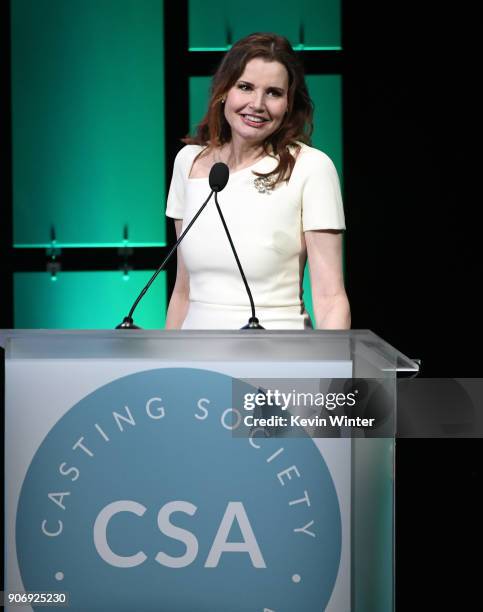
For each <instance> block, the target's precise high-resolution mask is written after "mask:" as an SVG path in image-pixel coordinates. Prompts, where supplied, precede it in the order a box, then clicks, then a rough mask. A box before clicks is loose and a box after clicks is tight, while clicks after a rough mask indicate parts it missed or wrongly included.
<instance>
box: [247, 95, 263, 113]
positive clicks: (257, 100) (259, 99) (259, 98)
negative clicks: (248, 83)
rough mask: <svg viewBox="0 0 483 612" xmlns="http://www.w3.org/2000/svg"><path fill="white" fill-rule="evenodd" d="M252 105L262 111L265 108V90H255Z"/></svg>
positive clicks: (255, 109) (254, 108) (256, 109)
mask: <svg viewBox="0 0 483 612" xmlns="http://www.w3.org/2000/svg"><path fill="white" fill-rule="evenodd" d="M250 106H251V108H252V109H253V110H254V111H258V112H261V111H263V110H264V108H265V107H264V95H263V91H260V92H256V91H254V92H253V95H252V99H251V100H250Z"/></svg>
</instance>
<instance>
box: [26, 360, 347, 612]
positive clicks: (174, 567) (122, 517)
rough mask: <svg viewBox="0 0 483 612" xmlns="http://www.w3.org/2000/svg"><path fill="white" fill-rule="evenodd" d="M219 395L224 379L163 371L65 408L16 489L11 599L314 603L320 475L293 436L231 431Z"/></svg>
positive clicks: (184, 607)
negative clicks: (17, 578) (15, 579)
mask: <svg viewBox="0 0 483 612" xmlns="http://www.w3.org/2000/svg"><path fill="white" fill-rule="evenodd" d="M231 401H232V379H231V378H230V377H229V376H225V375H222V374H217V373H214V372H207V371H203V370H194V369H176V368H172V369H170V368H167V369H159V370H149V371H145V372H140V373H137V374H132V375H129V376H126V377H123V378H120V379H118V380H115V381H114V382H111V383H109V384H107V385H105V386H104V387H101V388H100V389H97V390H96V391H95V392H93V393H91V394H90V395H88V396H87V397H85V398H84V399H82V400H81V401H80V402H79V403H78V404H76V405H75V406H73V407H72V408H71V409H70V410H69V411H68V412H67V413H66V414H65V415H64V416H63V417H62V418H61V419H60V420H59V421H58V422H57V424H56V425H55V426H54V427H53V428H52V429H51V431H50V432H49V434H48V435H47V436H46V438H45V439H44V441H43V443H42V445H41V446H40V448H39V449H38V451H37V453H36V454H35V456H34V458H33V460H32V462H31V464H30V467H29V469H28V472H27V475H26V478H25V481H24V482H23V485H22V489H21V494H20V499H19V504H18V511H17V522H16V544H17V555H18V562H19V567H20V572H21V576H22V580H23V583H24V587H25V590H28V591H67V592H68V593H69V596H70V606H69V607H70V609H71V610H75V611H79V612H87V611H90V610H103V611H110V610H112V611H114V610H115V611H116V612H117V611H119V610H129V611H134V610H139V611H149V610H156V611H158V612H159V611H162V612H194V611H207V612H218V611H223V612H252V611H253V612H255V611H256V612H263V611H264V610H269V611H273V612H293V611H294V610H297V611H301V612H303V611H307V612H312V611H316V610H317V611H320V610H324V608H325V607H326V605H327V603H328V601H329V599H330V596H331V593H332V590H333V588H334V583H335V580H336V576H337V572H338V568H339V561H340V553H341V518H340V511H339V505H338V501H337V495H336V491H335V488H334V483H333V481H332V478H331V476H330V474H329V471H328V469H327V466H326V464H325V462H324V460H323V458H322V457H321V455H320V453H319V451H318V449H317V447H316V446H315V444H314V443H313V441H312V440H311V439H308V438H302V439H301V438H297V439H287V438H285V439H278V440H277V439H270V438H266V437H254V438H241V437H234V435H233V428H236V427H237V426H238V425H239V423H240V422H241V418H242V414H241V413H242V409H241V407H240V408H234V407H232V406H231Z"/></svg>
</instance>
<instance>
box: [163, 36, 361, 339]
mask: <svg viewBox="0 0 483 612" xmlns="http://www.w3.org/2000/svg"><path fill="white" fill-rule="evenodd" d="M312 110H313V105H312V102H311V100H310V97H309V95H308V91H307V86H306V84H305V80H304V76H303V69H302V67H301V65H300V63H299V61H298V58H297V56H296V55H295V53H294V51H293V49H292V48H291V46H290V43H289V42H288V40H287V39H286V38H284V37H282V36H277V35H275V34H260V33H257V34H252V35H250V36H247V37H246V38H243V39H241V40H239V41H238V42H237V43H236V44H235V45H234V46H233V47H232V48H231V50H230V51H229V52H228V53H227V54H226V55H225V57H224V59H223V61H222V63H221V64H220V66H219V68H218V70H217V72H216V74H215V76H214V77H213V83H212V90H211V98H210V102H209V107H208V112H207V114H206V116H205V117H204V119H203V120H202V122H201V123H200V125H199V126H198V130H197V134H196V136H195V137H192V138H185V139H184V140H183V142H185V144H186V146H185V147H183V148H182V149H181V151H180V152H179V153H178V155H177V156H176V159H175V163H174V170H173V178H172V181H171V186H170V189H169V194H168V205H167V211H166V214H167V216H169V217H172V218H174V219H175V226H176V233H177V235H178V236H179V235H180V233H181V231H182V230H183V228H184V227H186V225H187V224H188V223H189V222H190V220H191V219H192V218H193V216H194V215H195V213H196V212H197V210H198V209H199V207H200V206H201V204H202V203H203V202H204V200H205V199H206V197H207V196H208V194H209V186H208V175H209V172H210V169H211V167H212V165H213V164H214V163H216V162H220V161H221V162H224V163H225V164H227V165H228V167H229V170H230V179H229V181H228V185H227V186H226V187H225V189H224V190H223V191H222V192H221V193H220V194H219V202H220V207H221V209H222V211H223V215H224V217H225V219H226V223H227V225H228V228H229V230H230V233H231V235H232V238H233V242H234V244H235V246H236V248H237V252H238V255H239V258H240V261H241V264H242V266H243V269H244V272H245V274H246V277H247V280H248V283H249V285H250V288H251V291H252V294H253V299H254V302H255V306H256V314H257V317H258V319H259V321H260V324H261V325H262V326H263V327H264V328H265V329H304V328H307V327H311V322H310V317H309V316H308V314H307V312H306V310H305V307H304V304H303V300H302V278H303V271H304V267H305V263H306V260H307V257H308V262H309V268H310V280H311V286H312V302H313V310H314V316H315V324H316V326H317V328H319V329H348V328H349V327H350V309H349V303H348V300H347V295H346V292H345V289H344V282H343V276H342V235H341V230H343V229H345V225H344V212H343V207H342V198H341V194H340V186H339V180H338V177H337V172H336V170H335V167H334V165H333V163H332V161H331V160H330V159H329V157H327V155H325V154H324V153H322V152H321V151H318V150H317V149H314V148H312V147H310V146H308V143H309V142H310V134H311V131H312ZM250 314H251V313H250V307H249V300H248V297H247V294H246V291H245V287H244V284H243V281H242V279H241V277H240V274H239V272H238V268H237V266H236V262H235V259H234V257H233V254H232V252H231V250H230V245H229V242H228V239H227V237H226V235H225V233H224V230H223V226H222V224H221V220H220V218H219V216H218V213H217V210H216V207H215V204H214V202H210V203H209V204H208V205H207V207H206V208H205V209H204V210H203V212H202V214H201V215H200V217H199V218H198V219H197V221H196V222H195V224H194V225H193V227H192V228H191V229H190V231H189V233H188V234H187V236H186V238H185V239H184V240H183V242H182V243H181V245H180V248H179V249H178V269H177V276H176V283H175V287H174V290H173V294H172V296H171V300H170V303H169V307H168V313H167V319H166V329H179V328H183V329H239V328H241V327H242V326H244V325H246V323H247V321H248V318H249V317H250Z"/></svg>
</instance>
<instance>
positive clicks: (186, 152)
mask: <svg viewBox="0 0 483 612" xmlns="http://www.w3.org/2000/svg"><path fill="white" fill-rule="evenodd" d="M204 148H205V147H204V146H202V145H197V144H187V145H184V146H183V147H181V149H180V150H179V151H178V153H177V154H176V157H175V160H174V161H175V163H178V164H183V165H187V164H189V163H192V162H193V159H194V158H195V157H196V156H197V155H198V153H199V152H200V151H202V150H203V149H204Z"/></svg>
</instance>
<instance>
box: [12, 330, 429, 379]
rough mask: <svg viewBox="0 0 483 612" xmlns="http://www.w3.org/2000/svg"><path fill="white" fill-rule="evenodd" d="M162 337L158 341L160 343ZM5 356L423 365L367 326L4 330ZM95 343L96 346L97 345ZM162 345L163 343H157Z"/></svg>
mask: <svg viewBox="0 0 483 612" xmlns="http://www.w3.org/2000/svg"><path fill="white" fill-rule="evenodd" d="M158 342H159V344H158ZM0 347H3V348H4V349H5V351H6V357H7V356H8V357H9V358H12V357H14V358H15V357H21V358H25V357H27V355H29V354H30V355H36V356H37V357H41V356H43V357H53V356H54V355H55V356H58V357H62V356H66V357H69V356H71V357H73V356H76V355H78V356H82V357H87V356H89V355H94V354H95V355H101V354H105V353H106V352H108V353H111V354H113V355H116V356H118V357H122V356H126V355H129V356H134V355H150V356H151V355H156V354H160V352H161V353H162V354H164V355H166V356H168V355H175V354H176V355H177V354H180V353H181V352H182V351H181V347H183V350H184V351H185V353H186V354H190V352H191V351H193V352H194V354H196V355H198V358H200V359H201V358H207V359H210V358H214V357H216V358H218V357H219V355H225V356H227V358H229V359H231V360H241V359H242V357H243V358H245V359H249V360H254V361H258V360H260V359H266V358H270V359H274V360H282V359H283V360H289V361H290V360H291V358H293V359H302V360H307V359H308V360H309V361H311V360H320V359H331V360H334V359H335V360H340V359H343V360H347V359H350V360H352V361H358V362H359V363H363V362H366V363H369V362H371V363H373V364H374V365H377V368H378V369H379V370H381V371H389V370H392V371H394V372H398V371H405V372H408V371H411V372H418V371H419V364H418V363H417V362H416V361H414V360H412V359H410V358H409V357H407V356H406V355H404V354H403V353H401V352H400V351H398V350H397V349H395V348H394V347H393V346H391V345H390V344H389V343H388V342H386V341H385V340H383V339H382V338H380V337H379V336H377V335H376V334H375V333H374V332H372V331H371V330H369V329H358V330H354V329H352V330H321V329H307V330H140V329H136V330H127V329H106V330H78V329H5V330H0ZM96 347H97V348H96ZM156 347H159V348H156Z"/></svg>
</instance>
